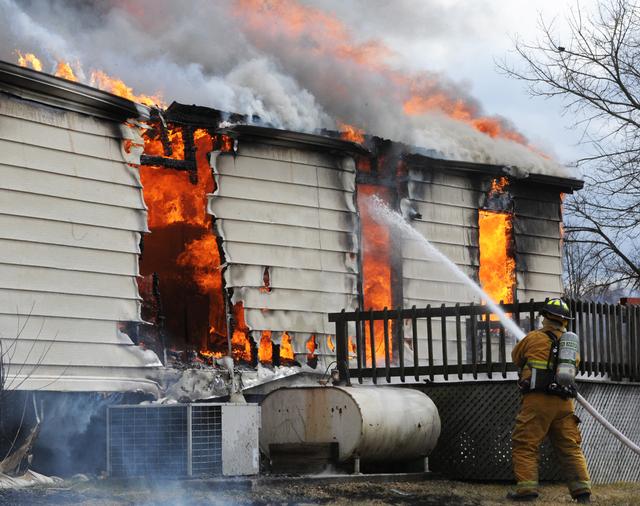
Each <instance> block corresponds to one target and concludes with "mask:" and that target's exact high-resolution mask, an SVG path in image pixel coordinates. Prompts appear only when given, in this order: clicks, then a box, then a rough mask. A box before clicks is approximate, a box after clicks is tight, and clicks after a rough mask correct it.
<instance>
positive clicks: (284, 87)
mask: <svg viewBox="0 0 640 506" xmlns="http://www.w3.org/2000/svg"><path fill="white" fill-rule="evenodd" d="M302 1H303V2H304V3H303V4H300V5H302V6H303V7H309V6H310V7H311V8H313V9H316V13H319V14H320V16H321V19H320V22H318V23H315V22H314V20H312V21H309V20H308V19H303V22H304V23H306V24H305V25H304V26H303V27H302V29H301V31H300V32H299V33H296V35H295V36H293V37H291V36H286V35H284V34H283V33H284V32H283V27H284V28H287V27H285V24H284V21H282V19H281V17H282V16H281V15H278V11H277V8H278V5H280V6H281V5H282V4H284V5H285V6H289V7H291V8H295V7H296V6H297V5H298V3H297V2H296V0H278V1H277V2H274V3H271V2H269V1H257V0H256V1H255V2H253V3H248V2H247V1H246V0H245V1H242V0H240V1H225V2H222V1H220V2H210V1H207V0H193V1H190V2H188V3H187V4H184V3H182V2H174V1H172V0H138V1H137V2H123V1H122V0H111V1H105V2H98V3H89V2H83V1H81V0H75V1H69V2H49V1H45V0H23V1H20V2H18V1H16V0H0V58H2V59H4V60H7V61H15V60H16V55H15V52H14V51H15V50H17V49H19V50H21V51H24V52H33V53H35V54H36V55H37V56H39V57H40V58H42V59H43V60H45V61H44V62H43V63H45V70H48V71H51V70H53V69H54V68H55V65H56V63H57V61H58V60H60V59H64V60H69V61H71V62H72V63H74V62H76V61H77V62H81V64H82V66H83V68H84V70H85V73H86V72H88V71H89V70H91V69H92V68H98V69H102V70H104V71H105V72H107V73H108V74H110V75H112V76H115V77H119V78H121V79H123V80H124V81H125V82H126V83H127V84H128V85H130V86H132V87H133V88H134V90H135V91H136V92H138V93H145V94H155V93H156V92H160V93H162V95H163V96H164V98H165V100H167V101H169V102H170V101H173V100H175V101H178V102H183V103H194V104H198V105H204V106H210V107H214V108H217V109H221V110H225V111H229V112H237V113H241V114H248V115H257V116H259V117H260V118H261V120H262V121H264V122H266V123H269V124H272V125H274V126H276V127H280V128H288V129H293V130H302V131H314V130H317V129H320V128H336V125H337V124H338V123H339V122H345V123H349V124H353V125H355V126H356V127H359V128H362V129H364V130H365V131H367V132H368V133H371V134H374V135H379V136H381V137H386V138H390V139H392V140H396V141H401V142H405V143H407V144H413V145H416V146H419V147H423V148H427V149H432V150H435V151H437V152H439V153H441V155H442V156H444V157H447V158H451V159H460V160H468V161H475V162H484V163H495V164H503V165H517V166H520V167H522V168H525V169H526V170H529V171H532V172H538V173H555V174H557V173H560V172H561V171H562V169H561V168H560V167H559V166H558V165H557V164H556V163H554V162H552V161H550V160H548V159H546V158H543V157H541V156H538V155H537V154H536V153H534V152H533V151H531V150H530V149H528V148H526V147H524V146H522V145H520V144H517V143H515V142H511V141H507V140H502V139H492V138H490V137H489V136H487V135H484V134H482V133H480V132H478V131H476V130H475V129H474V128H473V127H472V126H470V125H468V124H466V123H462V122H459V121H453V120H451V119H450V118H448V117H446V116H444V115H443V114H440V113H426V114H420V115H414V116H407V115H405V114H404V113H403V104H404V101H405V100H406V99H407V98H408V96H407V92H408V90H409V89H410V88H412V87H418V88H419V89H421V90H424V89H428V90H432V91H433V92H434V93H443V94H445V95H447V96H449V97H456V98H460V99H461V100H463V101H464V102H465V103H467V104H470V105H471V107H472V108H473V109H475V110H476V111H477V114H481V108H480V106H479V105H478V104H477V103H476V102H475V101H474V100H473V99H472V98H471V97H469V96H468V95H467V94H466V92H465V91H464V89H463V88H462V87H461V86H460V85H457V84H455V83H452V82H449V81H447V79H446V78H444V77H443V76H441V75H437V74H435V73H429V72H422V73H420V74H415V72H413V73H412V72H407V73H406V74H405V75H406V76H407V77H406V79H405V78H404V77H403V74H402V72H401V70H400V69H401V68H402V67H403V61H402V57H401V56H400V55H397V54H395V53H393V52H392V51H389V52H385V50H384V49H385V47H384V46H383V45H382V44H381V43H380V42H379V41H378V40H375V39H371V38H369V39H366V38H363V37H362V35H363V34H362V33H360V34H359V30H360V27H359V26H358V23H357V20H358V15H357V13H356V12H355V11H360V12H364V11H365V9H366V8H367V7H369V8H370V9H371V11H372V13H373V18H374V19H375V20H376V21H375V22H372V21H371V19H372V18H371V16H368V17H367V18H366V19H367V20H369V21H368V22H367V23H363V27H362V32H363V33H365V34H367V36H370V34H371V33H375V32H376V31H378V30H380V29H381V27H382V26H384V24H385V23H383V21H386V20H387V18H388V19H394V20H395V22H394V23H393V25H394V27H395V28H394V29H393V30H391V32H392V35H393V36H396V37H399V36H401V35H402V30H400V29H398V25H399V20H400V19H407V20H411V22H410V23H409V22H407V23H408V24H407V27H409V28H408V29H409V31H410V32H411V33H415V35H416V36H420V34H421V33H430V31H433V32H437V33H440V32H442V30H445V29H448V28H447V27H448V25H449V23H447V22H446V20H447V12H446V8H445V7H443V4H442V2H438V1H435V0H431V1H430V2H428V3H429V5H428V6H427V7H424V6H422V7H421V8H420V9H416V3H413V2H409V1H407V0H402V1H399V2H397V3H396V2H394V3H393V8H390V7H389V6H386V3H385V2H377V1H376V2H373V3H370V2H369V1H367V2H363V1H362V0H357V2H356V3H355V4H354V7H353V9H355V11H354V10H353V9H350V8H348V7H345V5H344V4H343V3H341V2H337V1H336V0H332V1H330V2H328V3H325V2H320V1H315V0H313V1H312V0H302ZM274 5H275V7H274ZM314 6H315V7H314ZM274 8H275V14H274V12H273V9H274ZM329 8H332V9H334V10H333V12H329V11H327V10H326V9H329ZM249 11H252V12H249ZM253 11H255V12H257V13H258V14H255V13H254V12H253ZM376 12H377V13H379V16H377V17H376V16H375V13H376ZM270 16H271V17H270ZM322 16H327V18H331V19H330V20H329V21H327V22H324V21H323V18H322ZM334 16H339V18H335V17H334ZM378 18H379V19H378ZM383 18H385V19H383ZM331 20H336V21H337V23H333V21H331ZM341 20H344V22H343V21H341ZM347 23H349V24H351V26H353V27H354V29H349V30H347V28H348V25H347ZM420 26H423V27H424V30H423V31H422V32H421V31H420ZM459 28H460V29H462V28H463V27H462V25H460V27H459ZM323 30H324V31H323ZM294 31H295V30H294ZM345 41H346V43H348V44H353V46H354V47H355V48H356V50H357V51H356V52H358V51H365V52H366V51H367V50H368V49H370V50H371V51H374V52H376V53H377V52H379V53H380V54H379V62H380V65H383V66H385V69H386V70H387V72H379V71H377V70H376V69H375V68H371V66H366V65H362V64H360V63H359V62H358V61H357V57H344V56H343V55H344V52H345ZM381 48H382V49H381ZM347 52H348V49H347ZM358 54H359V53H358ZM376 59H377V54H376ZM405 63H406V62H405ZM399 83H400V84H399ZM502 124H503V125H504V124H506V123H505V122H502Z"/></svg>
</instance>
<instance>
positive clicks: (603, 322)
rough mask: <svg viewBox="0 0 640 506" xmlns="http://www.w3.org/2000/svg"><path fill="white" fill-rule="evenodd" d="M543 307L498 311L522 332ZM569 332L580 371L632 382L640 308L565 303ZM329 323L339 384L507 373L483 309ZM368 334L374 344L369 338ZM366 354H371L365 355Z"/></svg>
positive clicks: (507, 359) (436, 309) (507, 353)
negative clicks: (569, 318)
mask: <svg viewBox="0 0 640 506" xmlns="http://www.w3.org/2000/svg"><path fill="white" fill-rule="evenodd" d="M543 304H544V302H534V301H533V300H531V301H529V302H514V303H513V304H501V305H500V307H501V308H502V309H503V310H504V311H505V312H506V313H508V314H509V315H510V316H511V317H512V319H513V320H514V321H515V322H516V324H517V325H518V326H519V327H520V328H521V329H522V330H523V331H524V332H528V331H530V330H532V329H534V328H536V325H537V320H536V316H537V312H538V311H539V309H540V308H541V307H542V305H543ZM569 305H570V307H571V311H572V315H573V316H574V318H575V319H574V320H572V322H571V324H570V328H569V330H571V331H573V332H575V333H576V334H578V336H579V338H580V350H581V352H580V354H581V363H580V372H581V373H584V374H585V375H586V376H588V377H589V376H592V377H593V376H606V377H607V378H608V379H610V380H612V381H619V380H630V381H640V306H637V305H629V306H625V305H621V304H601V303H595V302H585V301H576V300H571V301H569ZM329 321H330V322H333V323H335V334H336V360H337V364H338V370H339V371H340V376H341V378H342V379H343V380H344V381H345V382H347V383H350V382H351V381H352V380H353V379H354V378H357V380H358V382H360V383H363V381H364V380H365V379H366V378H371V379H372V381H373V382H374V383H377V382H378V381H379V380H380V379H381V378H382V379H383V381H385V382H387V383H390V382H392V379H391V378H399V379H400V381H401V382H405V381H407V380H409V381H421V380H427V379H428V380H431V381H433V380H434V379H435V377H436V376H438V377H439V378H442V379H444V380H445V381H446V380H449V379H450V378H451V377H455V378H458V379H463V378H468V377H469V376H470V377H472V378H473V379H477V378H478V375H479V374H483V375H484V374H486V375H487V376H488V377H489V378H499V377H502V378H506V377H507V373H508V372H510V371H515V370H516V368H515V366H514V364H513V363H512V362H511V348H512V346H513V344H514V343H515V338H514V336H512V335H511V334H510V333H509V332H508V331H507V330H505V328H504V326H503V325H502V324H501V323H500V322H499V321H498V320H497V318H496V317H495V315H494V313H492V312H491V310H490V309H489V308H488V307H487V306H484V305H474V304H471V305H460V304H456V305H455V306H446V305H445V304H442V305H441V306H430V305H429V306H427V307H425V308H417V307H416V306H413V307H412V308H411V309H402V308H397V309H386V308H385V309H384V310H382V311H373V310H369V311H360V310H357V311H352V312H345V311H344V310H343V311H342V312H340V313H331V314H329ZM376 334H378V335H379V337H378V338H377V339H376ZM371 350H374V353H372V352H371Z"/></svg>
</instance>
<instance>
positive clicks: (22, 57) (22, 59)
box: [16, 50, 42, 72]
mask: <svg viewBox="0 0 640 506" xmlns="http://www.w3.org/2000/svg"><path fill="white" fill-rule="evenodd" d="M16 54H17V55H18V65H20V66H21V67H27V68H29V67H31V68H32V69H33V70H37V71H38V72H42V62H41V61H40V60H39V59H38V57H37V56H36V55H35V54H33V53H25V54H22V53H21V52H20V51H18V50H16Z"/></svg>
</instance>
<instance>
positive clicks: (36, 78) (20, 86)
mask: <svg viewBox="0 0 640 506" xmlns="http://www.w3.org/2000/svg"><path fill="white" fill-rule="evenodd" d="M0 91H4V92H6V93H9V94H11V95H15V96H17V97H20V98H23V99H25V100H31V101H34V102H39V103H41V104H45V105H48V106H51V107H57V108H60V109H65V110H68V111H73V112H79V113H83V114H88V115H90V116H97V117H100V118H105V119H109V120H115V121H125V120H127V119H129V118H139V119H146V118H148V116H149V109H148V108H147V107H145V106H143V105H141V104H136V103H135V102H132V101H131V100H127V99H126V98H122V97H118V96H116V95H113V94H111V93H107V92H106V91H102V90H99V89H97V88H92V87H91V86H87V85H85V84H81V83H76V82H73V81H68V80H66V79H61V78H59V77H55V76H52V75H50V74H45V73H43V72H38V71H37V70H32V69H29V68H24V67H20V66H18V65H14V64H12V63H8V62H5V61H1V60H0Z"/></svg>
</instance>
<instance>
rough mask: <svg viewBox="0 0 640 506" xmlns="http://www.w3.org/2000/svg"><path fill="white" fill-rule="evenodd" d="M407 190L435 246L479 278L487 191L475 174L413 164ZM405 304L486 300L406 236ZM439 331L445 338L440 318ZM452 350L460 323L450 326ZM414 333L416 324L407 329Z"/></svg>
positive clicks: (422, 328)
mask: <svg viewBox="0 0 640 506" xmlns="http://www.w3.org/2000/svg"><path fill="white" fill-rule="evenodd" d="M407 195H408V198H409V199H410V201H411V203H412V204H413V207H414V208H415V210H416V211H418V212H419V213H420V214H421V215H422V218H420V219H418V220H414V221H412V222H411V223H412V225H413V227H414V228H415V229H416V230H417V231H419V232H420V233H421V234H422V235H423V236H425V237H426V238H428V239H429V240H430V241H431V242H432V243H433V245H434V246H435V247H437V248H438V249H439V250H440V251H442V252H443V253H444V254H445V255H447V256H448V257H449V258H451V259H452V260H453V261H454V262H455V263H456V264H457V265H458V266H459V267H460V268H461V269H462V270H463V271H464V272H465V273H466V274H467V275H468V276H470V277H471V278H472V279H477V269H478V258H479V251H478V202H479V201H480V199H481V197H482V195H483V194H482V192H481V191H480V189H479V188H478V187H477V182H476V180H475V179H474V178H472V177H468V176H466V175H457V174H452V173H443V172H439V171H430V170H428V169H418V168H411V169H409V172H408V182H407ZM402 257H403V284H404V300H403V303H404V307H406V308H410V307H412V306H413V305H416V306H417V307H425V306H427V305H428V304H431V305H432V306H434V305H440V304H442V303H446V304H447V305H451V304H455V303H458V302H459V303H461V304H468V303H471V302H475V303H479V302H480V301H479V300H478V298H477V297H476V296H475V294H474V293H473V292H472V291H471V290H469V288H468V287H467V286H466V285H464V284H462V283H460V282H459V281H458V280H457V279H456V278H454V277H453V275H452V274H451V273H450V272H449V271H448V270H447V269H445V268H443V267H442V265H441V264H440V263H439V262H433V261H430V260H429V259H428V258H427V257H426V255H425V253H424V252H423V251H422V250H421V248H420V247H419V245H418V244H416V242H415V241H412V240H408V239H405V240H404V242H403V245H402ZM435 323H437V325H434V328H433V335H434V338H435V339H440V335H441V331H440V322H435ZM447 329H448V332H447V351H448V353H449V355H451V354H452V353H455V331H454V323H453V322H451V324H450V325H448V327H447ZM405 335H406V336H410V335H411V334H410V328H409V327H407V328H406V329H405ZM418 336H419V339H420V340H421V346H419V349H420V359H421V360H424V359H425V358H426V356H427V355H426V352H427V350H426V348H427V346H426V336H427V329H426V325H425V322H424V321H420V320H419V328H418ZM441 353H442V350H441V343H437V345H436V346H435V349H434V355H435V357H434V358H435V359H436V362H438V361H439V360H441V356H442V355H441Z"/></svg>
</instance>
